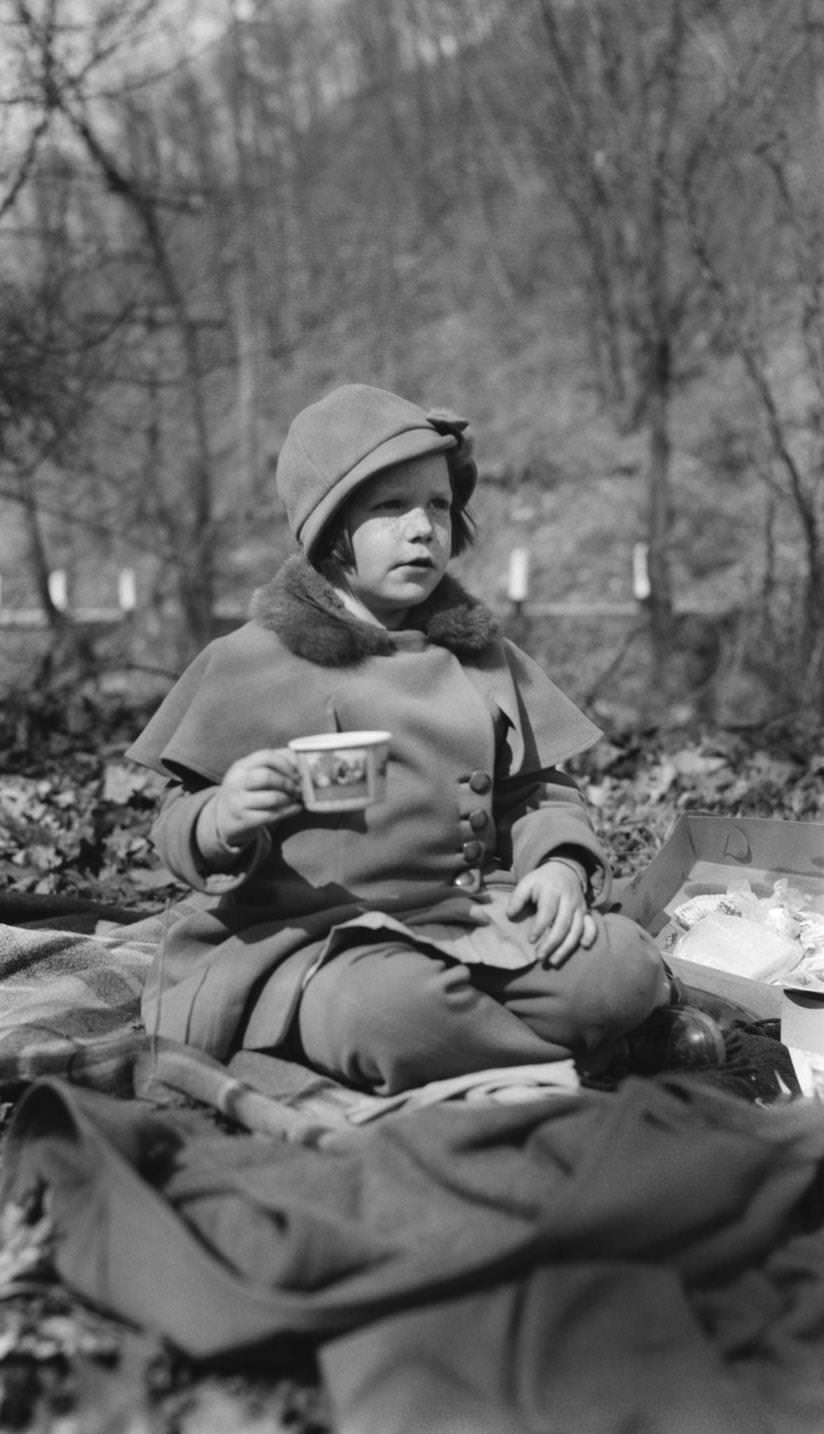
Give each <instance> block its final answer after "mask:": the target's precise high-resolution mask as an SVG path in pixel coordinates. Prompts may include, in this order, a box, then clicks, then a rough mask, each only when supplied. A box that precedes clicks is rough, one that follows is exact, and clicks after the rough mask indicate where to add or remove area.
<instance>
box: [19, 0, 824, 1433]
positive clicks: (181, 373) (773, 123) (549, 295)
mask: <svg viewBox="0 0 824 1434" xmlns="http://www.w3.org/2000/svg"><path fill="white" fill-rule="evenodd" d="M823 59H824V0H656V3H655V4H654V5H650V4H647V3H644V0H174V3H173V0H0V774H1V775H0V887H2V889H3V890H4V892H5V893H6V895H7V896H14V897H23V898H24V899H25V900H32V899H35V898H37V899H39V898H43V899H45V900H50V899H52V898H53V897H54V896H58V897H60V898H61V899H63V900H67V901H71V900H88V899H93V900H96V901H104V902H111V903H116V904H118V905H121V906H130V907H145V906H156V905H157V903H158V902H160V901H162V900H164V899H165V898H166V897H167V896H168V895H170V894H173V890H172V889H171V888H170V887H169V885H168V878H167V876H166V875H165V874H164V873H163V872H160V871H158V870H157V866H156V862H155V860H154V858H153V855H152V852H151V848H150V845H149V841H148V831H149V827H150V824H151V819H152V815H153V812H154V810H155V804H156V800H157V796H158V792H157V789H156V784H154V779H153V778H151V777H148V776H146V775H143V774H141V773H140V772H138V771H137V770H136V769H135V768H133V767H130V766H129V765H128V764H126V763H125V762H124V760H123V753H124V751H125V748H126V746H127V745H128V742H129V740H130V739H131V738H133V736H134V735H135V733H136V732H137V731H138V730H139V728H140V726H141V724H142V722H143V721H144V720H145V717H146V716H147V715H148V713H149V711H150V710H151V708H152V706H153V705H154V703H155V702H156V701H157V699H158V697H159V696H160V695H161V694H162V692H163V691H164V690H165V689H166V687H167V686H168V685H169V683H170V681H171V680H172V679H173V677H174V675H175V674H176V672H177V671H179V669H180V666H181V664H182V663H183V662H184V661H186V660H187V659H188V657H189V656H190V655H191V654H192V653H193V652H194V651H195V650H196V649H197V648H198V647H200V646H201V645H202V643H203V642H204V641H205V640H207V639H208V637H209V636H210V635H211V634H212V633H213V632H215V631H219V630H223V629H224V628H225V627H226V626H227V625H230V624H231V623H233V622H235V621H238V620H239V619H240V618H241V617H242V615H243V613H244V610H245V607H246V604H247V601H248V596H249V593H250V591H251V589H252V588H253V587H254V586H255V585H256V584H258V583H259V582H262V581H265V580H266V579H267V578H268V577H269V576H270V574H271V572H272V571H273V569H274V567H275V566H276V565H277V563H278V562H279V561H280V560H281V559H282V558H283V557H284V556H285V555H286V553H287V552H288V551H289V548H290V539H289V537H288V534H287V532H286V530H285V526H284V524H283V522H282V519H281V518H280V515H279V511H278V505H277V500H276V496H275V492H274V481H273V479H274V466H275V462H276V459H277V452H278V448H279V445H280V443H281V441H282V439H283V436H284V434H285V432H286V428H287V426H288V424H289V421H290V419H291V417H292V416H293V414H294V413H295V412H296V410H297V409H298V408H300V407H301V406H302V405H303V404H305V403H307V402H310V401H312V400H313V399H314V398H316V397H318V396H319V395H320V394H321V393H322V392H324V391H325V390H327V389H328V388H331V387H333V386H334V385H336V384H338V383H341V382H349V381H364V382H368V383H374V384H378V385H383V386H386V387H389V388H393V389H396V390H398V391H400V392H402V393H404V394H405V395H407V396H409V397H410V398H414V399H415V400H417V401H418V402H420V403H421V404H423V405H424V406H429V405H433V406H435V405H437V406H449V407H452V408H454V409H456V410H458V411H459V412H462V413H464V414H466V415H467V416H468V417H469V418H470V420H471V421H472V426H473V430H474V433H475V439H476V454H477V457H478V460H479V465H480V470H481V483H480V486H479V490H478V495H477V501H476V502H475V505H474V506H475V513H476V516H477V518H478V521H479V526H480V530H481V541H480V544H479V546H478V547H477V548H476V549H475V550H473V551H472V552H471V553H470V554H469V555H468V556H467V557H466V558H464V559H462V560H461V567H462V569H463V576H464V577H465V579H466V580H467V581H468V582H469V584H470V586H472V587H473V589H474V590H476V591H477V592H479V593H480V594H481V595H482V596H484V597H485V598H486V599H487V601H489V602H490V603H491V604H492V605H493V606H495V607H497V608H499V609H500V611H501V614H502V617H503V620H504V622H505V624H506V626H507V628H508V630H509V631H510V632H511V633H512V635H513V636H514V637H515V638H516V639H517V640H519V641H521V642H522V643H523V644H524V645H525V646H527V647H528V648H529V649H530V650H531V651H532V652H533V653H534V654H535V655H536V656H537V657H538V658H539V659H540V660H541V661H543V662H544V663H545V665H546V666H547V668H548V670H549V671H550V673H551V674H552V675H553V677H555V679H556V680H557V681H558V682H559V683H560V685H561V686H563V687H564V688H565V689H566V690H567V691H568V692H569V693H570V694H571V695H572V696H573V697H575V698H576V699H577V700H578V701H579V702H580V703H581V704H582V705H583V706H585V707H586V709H587V710H588V711H589V712H590V713H591V714H592V715H593V716H594V717H595V719H596V721H598V722H600V723H601V725H602V726H603V727H604V728H605V732H606V737H605V739H604V741H603V742H602V743H601V744H600V745H599V746H598V747H596V748H595V749H593V751H592V752H591V753H590V754H587V755H585V757H584V758H582V759H581V760H580V761H579V763H578V764H577V766H576V771H577V775H578V776H579V778H580V779H581V781H582V783H583V785H584V787H585V790H586V792H587V796H588V798H589V801H590V805H591V810H592V812H593V817H594V820H595V822H596V825H597V826H598V827H599V829H600V830H601V833H602V835H603V837H604V839H605V841H606V844H607V846H608V849H609V850H610V852H611V854H612V856H613V860H614V863H615V867H616V870H617V872H618V874H619V875H620V874H624V873H626V872H628V871H632V870H637V869H639V868H640V867H641V866H642V865H643V864H645V862H646V861H647V860H648V859H649V857H650V856H651V855H652V854H653V852H654V851H655V850H657V849H658V847H659V846H660V844H661V842H662V841H663V839H664V838H665V836H666V833H667V831H668V830H669V828H670V826H671V824H672V821H673V820H674V818H675V817H676V816H677V815H678V813H679V812H681V811H684V810H688V809H693V810H705V811H706V810H718V811H726V812H730V813H747V814H750V815H760V816H775V817H785V818H790V819H799V818H800V819H820V815H821V797H820V790H821V779H822V773H824V732H822V721H821V714H822V699H824V623H822V616H823V615H824V528H823V527H822V523H824V469H822V459H823V458H824V243H822V239H824V64H822V60H823ZM638 545H642V546H643V549H644V551H645V554H646V565H645V567H646V571H645V573H644V572H641V573H640V577H641V578H643V577H644V576H646V578H647V582H648V587H647V589H645V588H644V586H643V584H642V585H641V586H639V585H638V578H639V574H638V573H637V571H636V570H635V568H634V562H635V554H636V551H637V548H638ZM516 548H517V549H526V550H527V551H528V554H529V571H530V589H529V596H528V601H527V602H526V603H525V604H524V605H520V604H513V603H512V602H511V601H510V597H509V593H508V583H507V575H508V571H509V563H510V558H511V554H512V551H513V549H516ZM124 572H125V573H127V574H129V575H130V577H129V578H128V581H127V580H125V579H124V578H123V576H122V575H123V574H124ZM56 574H58V575H61V576H59V577H56V576H55V575H56ZM634 578H635V581H634ZM114 619H116V620H114ZM2 1115H3V1112H2V1110H0V1120H1V1119H2ZM6 1237H8V1238H6ZM27 1238H28V1237H24V1238H23V1240H22V1244H21V1243H20V1241H17V1242H16V1236H15V1232H13V1231H12V1232H7V1231H0V1244H2V1245H3V1252H4V1253H3V1258H0V1299H2V1301H3V1321H2V1323H1V1324H0V1426H2V1427H9V1428H18V1429H23V1428H34V1427H37V1428H55V1429H57V1428H58V1427H59V1428H60V1430H61V1431H64V1434H104V1431H116V1430H117V1431H120V1430H124V1431H128V1434H145V1431H146V1430H152V1431H155V1430H156V1431H162V1434H170V1431H171V1430H175V1431H188V1430H192V1431H195V1430H196V1431H197V1434H208V1431H209V1430H211V1429H224V1428H230V1427H231V1428H233V1429H237V1430H239V1431H242V1434H251V1431H252V1430H255V1431H257V1430H261V1431H262V1430H266V1431H269V1434H277V1431H281V1430H286V1429H291V1430H298V1431H299V1434H310V1431H316V1434H317V1431H321V1430H325V1429H326V1428H327V1427H328V1422H327V1421H328V1416H327V1414H326V1413H325V1411H324V1408H323V1401H322V1392H321V1391H319V1390H318V1387H317V1383H316V1381H315V1379H314V1377H313V1375H312V1371H311V1368H309V1369H308V1370H307V1368H306V1367H305V1366H304V1367H303V1368H301V1365H300V1361H299V1360H298V1361H292V1362H291V1363H290V1362H289V1359H288V1358H287V1359H286V1363H285V1369H284V1370H275V1369H272V1370H270V1371H268V1373H266V1374H265V1375H263V1376H261V1377H257V1376H255V1375H252V1374H250V1373H249V1372H248V1371H247V1372H245V1373H244V1375H243V1377H239V1376H238V1375H237V1374H235V1373H232V1372H221V1371H203V1370H192V1369H188V1368H186V1367H185V1366H184V1365H183V1364H181V1362H180V1361H175V1360H174V1359H173V1358H171V1356H170V1355H169V1352H168V1351H162V1350H159V1349H158V1348H157V1347H156V1346H155V1345H153V1344H152V1342H151V1341H147V1340H143V1339H142V1337H140V1336H136V1335H132V1334H131V1333H130V1332H127V1331H124V1330H122V1329H120V1328H119V1327H111V1326H110V1325H109V1324H107V1323H106V1322H105V1321H104V1320H102V1319H101V1318H100V1317H99V1316H96V1315H94V1314H93V1313H92V1312H89V1311H87V1310H83V1309H81V1308H80V1307H79V1306H78V1305H77V1303H76V1302H74V1301H72V1300H71V1298H70V1297H69V1296H68V1295H67V1294H66V1293H65V1292H63V1291H60V1290H59V1289H57V1288H51V1289H48V1287H47V1289H46V1292H45V1293H37V1288H36V1287H35V1292H34V1293H32V1294H31V1295H30V1296H26V1295H25V1294H24V1295H22V1296H21V1295H20V1294H19V1293H18V1294H17V1295H16V1296H14V1297H12V1296H11V1295H9V1288H10V1284H11V1285H15V1288H18V1285H17V1284H15V1281H17V1280H18V1278H19V1274H20V1271H21V1270H23V1271H24V1272H25V1271H26V1270H28V1271H30V1272H31V1273H32V1274H33V1275H34V1276H36V1274H37V1271H38V1260H39V1254H40V1252H38V1250H37V1249H36V1248H32V1247H31V1244H30V1243H28V1244H27ZM3 1259H5V1261H6V1263H5V1264H4V1263H3ZM9 1282H10V1283H9ZM310 1364H311V1361H310Z"/></svg>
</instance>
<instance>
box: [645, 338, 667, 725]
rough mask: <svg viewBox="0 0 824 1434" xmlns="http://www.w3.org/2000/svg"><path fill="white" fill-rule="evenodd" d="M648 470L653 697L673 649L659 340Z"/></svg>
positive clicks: (662, 345)
mask: <svg viewBox="0 0 824 1434" xmlns="http://www.w3.org/2000/svg"><path fill="white" fill-rule="evenodd" d="M647 422H648V425H649V469H648V474H647V543H648V559H647V561H648V570H649V584H650V596H649V619H650V650H651V657H652V682H651V689H652V694H651V695H652V696H653V697H655V696H657V694H659V693H661V692H662V691H663V690H664V683H665V679H666V671H667V660H668V657H669V654H670V652H671V649H672V639H673V628H674V623H673V601H672V577H671V572H670V558H669V531H670V522H671V498H670V456H671V448H672V444H671V438H670V347H669V340H668V339H667V338H666V337H664V336H660V337H659V338H658V340H657V342H656V344H655V348H654V351H653V355H652V364H651V374H650V388H649V396H648V400H647Z"/></svg>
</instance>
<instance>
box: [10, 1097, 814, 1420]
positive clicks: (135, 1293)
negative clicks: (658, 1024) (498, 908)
mask: <svg viewBox="0 0 824 1434" xmlns="http://www.w3.org/2000/svg"><path fill="white" fill-rule="evenodd" d="M822 1171H824V1121H822V1119H821V1114H820V1107H819V1106H818V1105H817V1104H816V1103H814V1102H812V1101H808V1100H801V1101H797V1102H791V1103H788V1104H787V1105H784V1106H781V1107H773V1108H770V1109H761V1108H759V1107H757V1106H755V1105H752V1104H749V1103H746V1102H743V1101H741V1100H739V1099H737V1098H734V1097H731V1096H728V1095H726V1094H724V1093H722V1092H719V1091H715V1090H713V1089H712V1088H710V1087H708V1086H706V1085H702V1083H701V1082H699V1081H696V1080H694V1079H693V1080H689V1079H686V1078H675V1077H671V1078H670V1079H669V1080H662V1079H656V1080H640V1079H631V1080H629V1081H626V1082H625V1083H624V1084H623V1085H622V1086H621V1088H620V1089H619V1090H618V1091H616V1092H613V1093H603V1092H595V1091H579V1092H569V1093H567V1094H565V1095H558V1096H555V1097H552V1098H548V1099H546V1100H544V1101H537V1102H536V1101H532V1102H526V1103H518V1104H515V1105H511V1106H501V1107H497V1108H493V1109H490V1108H486V1107H473V1106H469V1105H458V1106H450V1105H436V1106H433V1107H430V1108H428V1109H423V1110H415V1111H411V1112H410V1111H401V1112H398V1113H392V1114H388V1115H387V1116H386V1117H385V1118H384V1119H383V1120H381V1121H378V1122H377V1123H375V1124H374V1125H371V1126H369V1127H368V1128H367V1129H366V1130H365V1131H363V1130H362V1131H359V1132H347V1133H345V1134H340V1135H339V1136H338V1138H337V1140H336V1141H335V1142H334V1143H331V1144H329V1145H327V1146H326V1147H325V1148H320V1149H318V1148H313V1147H311V1146H308V1145H302V1144H293V1143H290V1142H287V1141H271V1140H261V1139H260V1138H257V1137H251V1136H230V1135H227V1134H224V1133H222V1132H215V1131H214V1130H213V1129H212V1130H209V1129H204V1128H203V1127H202V1126H198V1124H197V1122H196V1120H195V1119H194V1116H193V1115H192V1114H191V1113H190V1112H177V1111H172V1112H160V1111H158V1110H156V1109H154V1108H152V1107H151V1106H150V1105H148V1104H146V1103H144V1102H139V1101H123V1100H117V1099H114V1098H112V1097H109V1096H102V1095H100V1094H98V1093H96V1092H92V1091H88V1090H80V1089H77V1088H75V1087H72V1086H71V1085H69V1084H68V1083H67V1082H64V1081H41V1082H37V1083H35V1084H34V1085H33V1086H32V1087H31V1088H30V1090H29V1091H28V1093H27V1094H26V1096H25V1097H24V1098H23V1100H22V1102H21V1103H20V1105H19V1106H18V1109H17V1112H16V1115H15V1118H14V1121H13V1123H12V1126H11V1129H10V1132H9V1135H8V1164H7V1170H6V1175H5V1180H4V1186H3V1189H2V1192H0V1195H2V1197H3V1198H5V1199H12V1200H15V1201H17V1202H19V1203H21V1204H26V1203H28V1205H29V1206H31V1205H32V1204H33V1203H36V1202H37V1200H38V1199H39V1200H40V1203H41V1205H42V1208H43V1209H46V1210H48V1213H49V1216H50V1218H51V1219H52V1221H53V1223H54V1227H55V1229H56V1231H57V1232H58V1238H57V1242H56V1260H57V1265H58V1268H59V1270H60V1272H61V1274H62V1276H63V1278H64V1279H65V1280H66V1281H67V1282H68V1283H69V1284H70V1285H72V1286H73V1287H74V1288H75V1289H77V1290H79V1291H80V1292H81V1293H82V1294H83V1295H85V1296H86V1297H87V1298H89V1299H91V1300H93V1301H94V1303H95V1304H97V1305H102V1306H103V1307H104V1308H107V1309H109V1310H112V1311H113V1312H114V1313H116V1314H118V1315H120V1316H122V1317H123V1318H125V1319H127V1320H130V1321H133V1322H135V1323H137V1324H138V1325H141V1326H143V1327H146V1328H148V1329H150V1330H154V1331H156V1332H158V1333H160V1334H162V1335H164V1336H165V1337H167V1338H168V1339H170V1340H171V1341H173V1342H174V1344H176V1345H177V1346H178V1347H179V1348H182V1349H183V1350H185V1351H187V1352H188V1353H189V1354H191V1355H193V1356H195V1357H196V1358H199V1359H209V1358H212V1357H214V1356H226V1355H230V1354H237V1353H239V1352H242V1351H244V1350H246V1351H249V1350H255V1349H257V1350H262V1349H263V1348H265V1345H266V1343H267V1342H268V1341H270V1340H272V1339H274V1338H277V1337H279V1336H282V1335H285V1334H289V1335H295V1334H297V1335H301V1336H307V1337H310V1338H312V1339H313V1340H315V1341H316V1342H318V1344H319V1346H320V1351H321V1363H322V1366H323V1369H324V1371H325V1374H326V1379H327V1385H328V1388H329V1392H330V1397H331V1401H332V1406H333V1410H334V1412H335V1416H336V1423H335V1428H336V1429H337V1430H338V1431H340V1434H418V1431H420V1430H423V1429H425V1430H426V1431H427V1434H461V1431H462V1434H501V1431H503V1434H555V1431H557V1434H568V1431H573V1430H574V1431H575V1434H624V1431H626V1430H628V1429H637V1430H641V1429H643V1430H644V1431H645V1434H744V1431H747V1434H820V1430H821V1428H822V1422H824V1359H822V1354H823V1353H824V1214H823V1213H822V1212H823V1211H824V1202H823V1201H822Z"/></svg>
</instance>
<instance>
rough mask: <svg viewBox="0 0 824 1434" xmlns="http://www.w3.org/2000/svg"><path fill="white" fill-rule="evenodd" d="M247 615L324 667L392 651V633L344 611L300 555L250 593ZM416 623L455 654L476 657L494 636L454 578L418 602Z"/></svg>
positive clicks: (484, 611)
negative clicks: (422, 601)
mask: <svg viewBox="0 0 824 1434" xmlns="http://www.w3.org/2000/svg"><path fill="white" fill-rule="evenodd" d="M251 616H252V618H253V619H254V620H255V622H258V623H260V625H261V626H262V627H267V628H269V629H271V630H272V631H273V632H276V633H277V635H278V637H279V638H280V639H281V641H282V642H284V643H285V645H286V646H287V647H288V648H289V650H290V652H294V653H295V654H296V655H297V656H298V657H305V658H308V660H309V661H310V662H317V663H319V664H320V665H321V666H322V667H350V666H353V665H354V664H356V663H358V662H362V661H363V660H364V658H367V657H375V656H379V655H380V654H387V653H391V652H394V651H395V650H396V648H395V643H394V641H393V639H392V633H391V632H390V631H389V630H387V629H386V628H383V627H373V626H372V625H371V623H367V622H362V621H361V620H360V619H359V618H356V617H354V616H353V615H352V614H351V613H350V612H347V610H346V608H345V607H344V605H343V603H342V602H341V600H340V598H339V597H338V595H337V593H336V592H335V589H334V588H333V586H332V584H331V583H330V582H328V581H327V579H326V578H324V577H323V575H322V574H321V573H319V572H318V571H317V569H316V568H313V567H312V566H311V564H309V563H308V562H307V561H306V559H305V558H304V557H302V556H296V557H292V558H289V559H288V561H287V562H286V563H284V565H283V567H282V568H281V569H280V572H278V573H277V574H276V575H275V577H274V578H273V579H272V581H271V582H269V583H267V584H266V585H265V586H264V587H262V588H258V590H257V592H256V593H255V594H254V595H253V597H252V606H251ZM415 618H416V621H415V627H417V628H420V630H421V631H422V632H423V633H425V635H426V636H427V637H428V638H429V641H430V642H434V643H437V644H438V645H439V646H440V647H446V648H448V649H449V651H450V652H454V654H455V656H456V657H461V658H472V657H478V656H480V654H481V653H482V652H483V651H484V649H485V648H486V647H488V646H489V644H490V642H492V641H493V639H494V638H495V637H497V635H498V624H497V622H496V619H495V617H494V616H493V614H492V613H491V612H490V611H489V608H487V607H485V606H484V604H483V603H482V602H479V601H478V599H477V598H473V597H472V596H470V594H469V593H468V592H466V590H465V589H464V588H462V587H461V585H460V583H458V582H456V581H455V579H454V578H451V577H444V578H442V579H441V581H440V583H439V584H438V586H437V588H436V589H435V591H434V593H433V594H432V596H431V597H430V598H428V600H427V601H426V602H425V603H421V605H420V607H419V608H418V609H417V610H416V614H415Z"/></svg>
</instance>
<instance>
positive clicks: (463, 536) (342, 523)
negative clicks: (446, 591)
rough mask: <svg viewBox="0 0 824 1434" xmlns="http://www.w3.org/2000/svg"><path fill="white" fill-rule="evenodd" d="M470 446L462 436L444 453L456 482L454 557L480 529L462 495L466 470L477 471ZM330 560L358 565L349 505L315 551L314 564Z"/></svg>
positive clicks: (341, 564)
mask: <svg viewBox="0 0 824 1434" xmlns="http://www.w3.org/2000/svg"><path fill="white" fill-rule="evenodd" d="M469 449H470V445H469V444H468V443H465V442H463V441H460V440H459V442H458V446H457V448H453V449H451V450H450V451H449V452H448V453H444V455H443V456H444V458H445V459H446V464H447V467H448V469H449V481H450V484H451V486H452V504H451V507H450V516H451V518H452V547H451V556H452V557H453V558H457V557H459V556H460V554H461V553H463V552H465V551H466V549H467V548H469V547H471V546H472V544H473V543H474V541H475V535H476V533H477V524H476V522H475V519H474V518H473V516H472V514H471V513H470V512H469V509H468V508H467V507H466V504H465V502H464V501H463V500H462V498H461V497H460V495H461V493H464V492H466V490H467V487H468V483H467V472H466V470H467V469H468V467H469V465H470V464H471V465H472V468H471V471H472V475H473V479H474V475H475V471H476V470H475V463H474V459H472V458H471V457H470V452H469ZM330 562H331V563H334V564H335V565H336V566H338V567H340V568H344V569H346V568H353V567H354V566H355V554H354V552H353V550H352V540H351V537H350V535H349V527H348V525H347V522H346V509H345V507H343V508H339V509H338V511H337V513H335V515H334V517H333V518H332V520H331V522H330V523H329V524H328V525H327V527H326V529H325V531H324V532H322V533H321V535H320V537H319V538H318V540H317V544H316V547H315V551H314V552H313V554H312V564H313V566H314V567H316V568H320V569H323V568H324V567H325V566H326V564H328V563H330Z"/></svg>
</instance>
